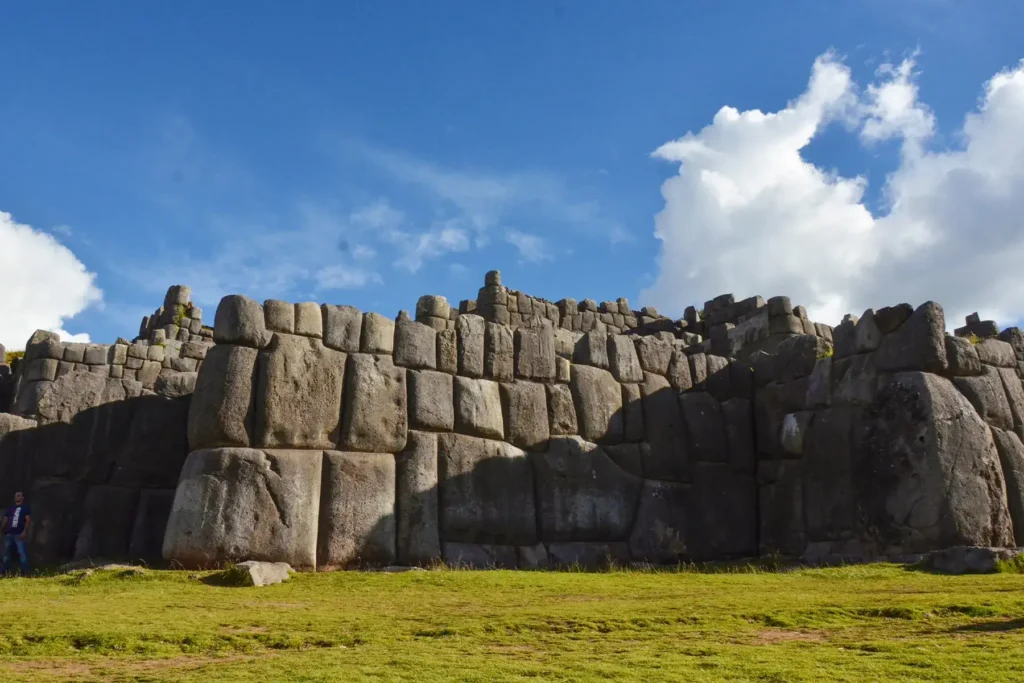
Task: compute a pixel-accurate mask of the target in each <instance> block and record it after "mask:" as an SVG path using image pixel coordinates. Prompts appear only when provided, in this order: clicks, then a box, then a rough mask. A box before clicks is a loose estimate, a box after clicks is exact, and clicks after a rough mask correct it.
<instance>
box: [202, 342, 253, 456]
mask: <svg viewBox="0 0 1024 683" xmlns="http://www.w3.org/2000/svg"><path fill="white" fill-rule="evenodd" d="M257 353H258V352H257V351H256V349H252V348H248V347H245V346H234V345H225V344H221V345H218V346H214V347H212V348H211V349H210V352H209V353H208V354H207V356H206V360H205V361H204V363H203V369H202V371H201V372H200V373H199V374H198V376H197V377H196V386H195V391H194V392H193V394H192V401H191V405H190V408H189V419H188V442H189V445H190V447H191V448H192V450H199V449H204V448H217V447H221V446H248V445H249V444H250V443H252V440H251V434H252V428H253V416H254V414H255V408H256V401H255V396H254V392H253V389H254V383H253V378H254V376H255V373H256V357H257Z"/></svg>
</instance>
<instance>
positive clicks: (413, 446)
mask: <svg viewBox="0 0 1024 683" xmlns="http://www.w3.org/2000/svg"><path fill="white" fill-rule="evenodd" d="M395 465H396V471H395V474H396V479H397V482H396V483H397V501H396V506H395V507H396V510H397V517H398V524H397V533H398V548H397V550H398V561H399V562H400V563H401V564H404V565H425V564H430V563H431V562H435V561H437V560H439V559H440V558H441V540H440V526H439V521H438V498H437V492H438V485H437V435H436V434H429V433H426V432H414V431H410V432H409V442H408V445H407V446H406V449H405V450H404V451H402V452H401V453H399V454H398V456H397V457H396V463H395Z"/></svg>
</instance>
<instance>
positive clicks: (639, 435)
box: [622, 384, 646, 442]
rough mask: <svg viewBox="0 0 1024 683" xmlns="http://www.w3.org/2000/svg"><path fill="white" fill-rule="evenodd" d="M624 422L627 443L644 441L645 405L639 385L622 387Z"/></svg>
mask: <svg viewBox="0 0 1024 683" xmlns="http://www.w3.org/2000/svg"><path fill="white" fill-rule="evenodd" d="M622 420H623V438H624V439H625V440H626V441H631V442H636V441H643V440H644V435H645V434H646V431H645V427H644V404H643V395H642V393H641V391H640V385H639V384H623V385H622Z"/></svg>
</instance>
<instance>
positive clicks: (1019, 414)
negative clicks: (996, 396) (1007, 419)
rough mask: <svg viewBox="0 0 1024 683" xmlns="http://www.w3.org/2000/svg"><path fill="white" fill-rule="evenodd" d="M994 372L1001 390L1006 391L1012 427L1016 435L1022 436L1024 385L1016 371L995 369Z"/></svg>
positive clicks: (1023, 426)
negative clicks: (998, 379) (1000, 381)
mask: <svg viewBox="0 0 1024 683" xmlns="http://www.w3.org/2000/svg"><path fill="white" fill-rule="evenodd" d="M996 371H997V372H998V373H999V377H1000V379H1002V381H1003V389H1005V390H1006V399H1007V401H1008V402H1009V404H1010V414H1011V415H1012V416H1013V427H1014V429H1016V430H1018V431H1017V433H1018V435H1020V434H1024V431H1022V430H1024V384H1022V382H1021V378H1020V377H1018V376H1017V373H1016V371H1014V370H1011V369H1010V368H997V369H996Z"/></svg>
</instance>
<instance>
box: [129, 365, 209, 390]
mask: <svg viewBox="0 0 1024 683" xmlns="http://www.w3.org/2000/svg"><path fill="white" fill-rule="evenodd" d="M115 369H117V370H120V369H121V368H119V367H117V366H114V367H113V368H111V370H115ZM197 375H198V373H195V372H177V371H172V372H171V374H169V375H161V376H160V377H157V378H156V384H154V386H153V390H154V391H155V392H156V393H158V394H160V395H161V396H166V397H167V398H181V397H183V396H188V395H190V394H191V393H192V392H194V391H195V389H196V379H197ZM110 376H111V377H114V374H113V373H111V375H110Z"/></svg>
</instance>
